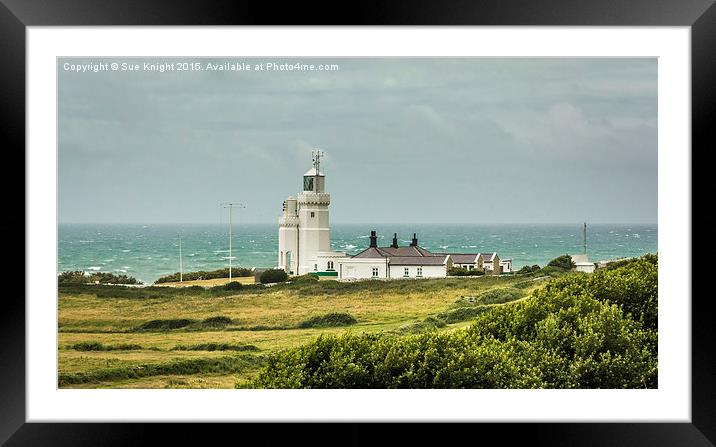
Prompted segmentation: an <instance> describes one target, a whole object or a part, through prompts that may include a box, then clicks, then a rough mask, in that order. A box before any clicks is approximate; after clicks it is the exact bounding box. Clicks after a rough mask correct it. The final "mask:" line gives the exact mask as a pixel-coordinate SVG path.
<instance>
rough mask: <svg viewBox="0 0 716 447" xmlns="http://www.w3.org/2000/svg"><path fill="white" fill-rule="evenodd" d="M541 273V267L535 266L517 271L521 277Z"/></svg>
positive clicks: (527, 266)
mask: <svg viewBox="0 0 716 447" xmlns="http://www.w3.org/2000/svg"><path fill="white" fill-rule="evenodd" d="M539 271H540V266H539V265H537V264H535V265H531V266H530V265H526V266H524V267H522V268H521V269H519V270H517V272H516V273H517V274H519V275H528V274H530V273H538V272H539Z"/></svg>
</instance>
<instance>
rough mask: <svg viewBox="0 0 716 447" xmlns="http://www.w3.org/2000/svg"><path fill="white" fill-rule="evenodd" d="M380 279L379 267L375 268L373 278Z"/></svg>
mask: <svg viewBox="0 0 716 447" xmlns="http://www.w3.org/2000/svg"><path fill="white" fill-rule="evenodd" d="M377 277H378V267H373V278H377Z"/></svg>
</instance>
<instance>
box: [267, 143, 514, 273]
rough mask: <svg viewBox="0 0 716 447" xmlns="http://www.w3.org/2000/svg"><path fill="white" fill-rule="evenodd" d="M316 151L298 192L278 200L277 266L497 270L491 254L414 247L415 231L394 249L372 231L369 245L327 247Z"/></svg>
mask: <svg viewBox="0 0 716 447" xmlns="http://www.w3.org/2000/svg"><path fill="white" fill-rule="evenodd" d="M321 155H322V154H321V153H320V152H319V151H316V152H314V153H313V168H312V169H310V170H309V171H308V172H306V173H305V174H304V175H303V191H301V193H300V194H299V195H298V198H296V197H288V198H287V199H286V200H285V201H284V202H283V214H282V215H281V217H280V218H279V221H278V268H280V269H283V270H285V271H286V272H288V273H289V274H292V275H303V274H306V273H313V274H316V275H318V276H327V277H334V278H336V279H370V278H376V279H379V278H443V277H445V276H447V271H448V269H450V268H451V267H453V265H459V266H461V267H464V268H467V269H470V270H472V269H476V268H484V269H485V270H486V271H487V272H492V273H493V274H499V273H500V271H501V267H500V258H499V256H497V253H474V254H466V253H431V252H429V251H428V250H426V249H424V248H422V247H420V246H418V239H417V235H415V234H413V240H412V242H411V243H410V245H409V246H407V247H399V246H398V239H397V235H395V236H394V237H393V243H392V244H391V246H390V247H378V244H377V239H378V238H377V236H376V232H375V231H371V236H370V246H369V247H368V248H366V249H365V250H363V251H362V252H360V253H358V254H356V255H353V256H347V255H346V253H344V252H336V251H331V239H330V224H329V218H328V206H329V205H330V203H331V196H330V194H328V193H327V192H326V177H325V175H324V174H323V173H322V172H321V171H320V157H321Z"/></svg>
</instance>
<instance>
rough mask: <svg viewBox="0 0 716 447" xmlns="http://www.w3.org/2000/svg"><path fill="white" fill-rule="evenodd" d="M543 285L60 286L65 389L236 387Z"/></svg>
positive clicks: (444, 327)
mask: <svg viewBox="0 0 716 447" xmlns="http://www.w3.org/2000/svg"><path fill="white" fill-rule="evenodd" d="M541 284H542V282H541V281H533V280H532V278H520V277H499V278H497V277H491V276H487V277H479V278H475V277H469V278H449V279H426V280H405V281H390V282H383V281H364V282H352V283H339V282H336V281H320V282H318V281H307V282H300V281H299V282H295V283H286V284H279V285H276V286H273V287H268V288H265V287H263V286H261V285H257V286H253V285H246V286H244V287H243V288H242V289H240V290H238V291H232V290H224V289H222V288H212V289H205V288H201V287H182V288H171V287H147V288H123V287H117V286H103V285H68V286H61V287H60V289H59V342H58V353H59V374H60V375H59V385H60V386H61V387H90V388H97V387H126V388H134V387H142V388H165V387H168V388H187V387H190V388H203V387H209V388H217V387H218V388H232V387H234V385H235V384H236V383H237V382H239V383H245V382H246V381H247V380H248V379H250V378H252V377H254V376H255V375H256V373H257V372H258V371H259V370H260V369H261V367H262V366H263V365H264V364H265V362H266V359H267V357H268V356H269V355H270V354H273V353H276V352H279V351H281V350H284V349H286V348H293V347H298V346H302V345H305V344H307V343H310V342H312V341H314V340H316V339H317V338H318V337H319V336H320V335H326V334H333V335H342V334H345V333H351V334H363V333H390V334H395V335H401V334H414V333H420V332H424V331H430V330H438V331H451V330H455V329H456V328H460V327H463V326H465V325H467V324H469V320H470V319H472V318H474V317H475V316H476V315H478V314H479V313H480V312H482V311H483V310H484V309H483V308H487V307H489V306H501V305H505V304H504V303H505V302H510V301H512V300H519V299H521V298H523V297H524V296H526V295H528V294H529V293H530V292H531V291H532V290H534V289H535V288H537V287H540V285H541Z"/></svg>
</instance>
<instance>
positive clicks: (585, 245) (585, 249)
mask: <svg viewBox="0 0 716 447" xmlns="http://www.w3.org/2000/svg"><path fill="white" fill-rule="evenodd" d="M584 254H585V255H586V254H587V222H584Z"/></svg>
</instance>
